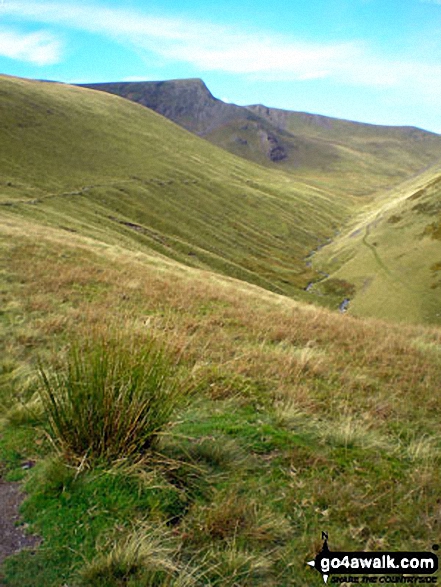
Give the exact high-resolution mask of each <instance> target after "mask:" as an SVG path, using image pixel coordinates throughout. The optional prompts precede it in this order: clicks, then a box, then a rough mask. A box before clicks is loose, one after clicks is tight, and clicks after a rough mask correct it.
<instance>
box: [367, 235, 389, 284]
mask: <svg viewBox="0 0 441 587" xmlns="http://www.w3.org/2000/svg"><path fill="white" fill-rule="evenodd" d="M369 234H370V224H368V225H367V226H366V232H365V235H364V237H363V239H362V240H363V244H364V245H365V246H366V247H368V248H369V249H370V250H371V251H372V254H373V255H374V257H375V260H376V261H377V264H378V265H379V267H381V268H382V269H383V271H385V272H386V273H387V274H388V275H390V276H391V277H392V273H391V271H390V270H389V269H388V268H387V267H386V265H385V264H384V263H383V261H382V260H381V258H380V255H379V254H378V251H377V249H376V248H375V247H374V245H371V243H368V241H367V238H368V236H369Z"/></svg>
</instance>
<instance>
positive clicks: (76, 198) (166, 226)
mask: <svg viewBox="0 0 441 587" xmlns="http://www.w3.org/2000/svg"><path fill="white" fill-rule="evenodd" d="M0 117H1V120H2V126H1V131H0V133H1V135H0V136H1V140H0V170H1V175H2V182H1V184H0V203H1V204H2V205H1V213H2V214H14V215H17V214H18V215H22V216H24V217H26V218H29V219H32V220H33V221H38V222H42V223H47V224H51V225H54V226H58V227H62V228H64V229H65V230H66V231H71V232H72V231H76V232H80V233H82V234H85V235H88V236H92V237H95V238H97V239H100V240H102V241H105V242H110V243H120V244H123V245H124V246H127V247H131V248H137V249H142V248H144V247H148V248H149V249H153V250H155V251H156V252H157V253H159V254H162V255H165V256H167V257H170V258H172V259H175V260H178V261H180V262H183V263H185V264H188V265H192V266H196V267H201V268H209V269H212V270H215V271H219V272H222V273H224V274H226V275H230V276H234V277H238V278H240V279H244V280H246V281H249V282H252V283H255V284H258V285H261V286H264V287H266V288H268V289H272V290H274V291H277V292H280V293H285V294H289V295H292V294H295V293H296V292H297V293H298V292H299V291H300V295H302V289H303V288H304V287H305V285H306V283H307V282H308V280H310V279H311V278H312V277H313V276H314V272H313V270H311V269H310V268H308V267H306V265H305V262H304V259H305V257H306V255H307V254H308V252H309V251H310V250H312V249H313V248H315V247H316V246H317V244H318V243H320V242H322V241H323V240H324V239H326V238H327V237H329V236H331V235H332V234H333V232H334V230H335V228H336V226H338V225H340V224H341V223H342V222H343V221H344V219H345V218H346V217H347V215H348V211H349V209H350V207H351V201H350V199H343V198H341V197H338V196H336V195H333V194H331V193H330V191H329V190H324V189H318V188H316V187H314V186H311V185H307V184H305V183H304V182H295V181H292V178H290V177H289V176H286V175H284V174H281V173H279V174H274V172H271V171H269V170H265V169H263V168H260V167H257V166H255V165H253V164H251V163H249V162H247V161H244V160H242V159H239V158H236V157H234V156H232V155H230V154H229V153H226V152H224V151H222V150H220V149H218V148H216V147H214V146H211V145H209V144H208V143H207V142H206V141H203V140H201V139H199V138H196V137H194V136H193V135H192V134H190V133H188V132H187V131H184V130H183V129H181V128H179V127H178V126H176V125H175V124H172V123H171V122H169V121H167V120H166V119H164V118H163V117H161V116H158V115H157V114H155V113H153V112H151V111H150V110H148V109H146V108H143V107H142V106H139V105H137V104H134V103H131V102H129V101H127V100H123V99H121V98H118V97H115V96H111V95H109V94H105V93H101V92H94V91H90V90H87V89H83V88H77V87H71V86H65V85H61V84H53V83H41V82H31V81H26V80H21V79H14V78H8V77H2V78H1V80H0ZM67 234H68V233H66V236H67Z"/></svg>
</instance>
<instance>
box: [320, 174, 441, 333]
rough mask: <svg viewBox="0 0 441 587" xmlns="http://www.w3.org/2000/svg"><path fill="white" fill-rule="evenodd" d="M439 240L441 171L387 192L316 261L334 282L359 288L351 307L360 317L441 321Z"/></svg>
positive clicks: (404, 320) (440, 254)
mask: <svg viewBox="0 0 441 587" xmlns="http://www.w3.org/2000/svg"><path fill="white" fill-rule="evenodd" d="M440 241H441V173H440V170H438V173H435V172H431V173H427V174H425V175H423V176H421V177H420V178H419V179H415V180H414V181H413V182H408V183H407V184H405V185H403V187H402V188H401V189H397V190H396V191H395V192H393V193H390V194H386V195H385V196H384V203H383V204H382V205H380V206H378V205H377V207H376V208H375V209H371V210H368V211H366V212H365V213H364V214H363V215H362V216H361V218H359V219H358V220H357V222H355V223H353V225H352V227H351V229H350V230H349V231H348V232H346V233H344V234H343V235H341V236H340V237H339V238H337V239H336V240H335V241H334V242H333V243H332V244H331V245H330V246H327V247H325V248H324V249H323V250H322V251H320V252H319V253H318V254H317V257H316V259H315V264H316V265H317V266H321V267H322V268H326V269H325V270H326V271H327V272H330V273H331V283H332V281H333V280H335V279H341V280H344V281H347V282H349V283H350V284H352V285H353V286H355V295H354V297H353V299H352V300H351V302H350V306H349V311H350V312H351V313H353V314H355V315H359V316H377V317H382V318H387V319H393V320H397V321H403V322H419V323H432V324H441V242H440ZM326 283H327V282H326V281H324V282H322V283H320V284H317V285H316V286H315V288H316V291H320V290H321V289H322V290H323V288H325V289H326ZM328 283H329V282H328Z"/></svg>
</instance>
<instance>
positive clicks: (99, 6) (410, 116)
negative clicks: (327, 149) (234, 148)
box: [0, 0, 441, 133]
mask: <svg viewBox="0 0 441 587" xmlns="http://www.w3.org/2000/svg"><path fill="white" fill-rule="evenodd" d="M0 73H4V74H8V75H15V76H20V77H27V78H33V79H50V80H56V81H62V82H66V83H92V82H110V81H141V80H154V81H158V80H166V79H179V78H195V77H197V78H202V79H203V80H204V81H205V83H206V84H207V86H208V88H209V89H210V91H211V92H212V94H213V95H214V96H215V97H217V98H220V99H222V100H224V101H228V102H233V103H236V104H241V105H247V104H257V103H260V104H265V105H267V106H272V107H276V108H285V109H288V110H295V111H303V112H311V113H317V114H324V115H327V116H335V117H338V118H345V119H349V120H357V121H361V122H370V123H374V124H388V125H406V126H417V127H420V128H424V129H427V130H431V131H433V132H438V133H441V107H440V106H441V0H290V1H289V2H278V3H276V2H271V1H270V0H252V1H251V0H242V1H241V2H238V1H237V0H234V1H233V0H152V1H150V0H146V1H141V0H118V1H116V0H76V1H72V0H0Z"/></svg>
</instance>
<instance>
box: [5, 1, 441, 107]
mask: <svg viewBox="0 0 441 587" xmlns="http://www.w3.org/2000/svg"><path fill="white" fill-rule="evenodd" d="M436 1H437V2H438V1H439V2H440V3H441V0H436ZM1 11H2V13H4V14H6V15H10V16H13V17H15V18H18V19H23V20H26V21H32V22H34V23H35V22H39V23H44V24H45V25H58V26H63V27H66V28H71V29H77V30H82V31H88V32H91V33H96V34H100V35H103V36H106V37H111V38H113V39H116V40H118V41H119V42H121V43H123V44H124V45H125V46H130V45H131V46H132V47H134V48H136V49H137V50H144V51H149V52H153V53H154V54H155V55H156V56H157V57H158V58H162V59H166V60H174V61H183V62H187V63H190V64H192V65H193V66H195V67H197V68H198V69H200V70H202V71H222V72H227V73H235V74H242V75H251V76H253V78H258V79H260V80H268V81H272V80H274V81H276V80H284V81H286V80H300V81H305V80H313V79H321V78H332V79H334V80H335V81H337V82H339V83H346V84H352V85H366V86H377V87H386V88H396V89H403V90H404V89H405V90H406V91H409V89H412V88H413V89H414V91H417V92H419V94H420V95H425V94H427V96H429V95H430V96H433V91H434V89H435V88H436V89H440V90H441V66H439V65H437V64H432V65H430V64H427V63H424V62H421V63H420V62H418V61H415V62H409V61H400V60H397V59H395V60H394V59H387V58H386V57H385V56H383V55H381V54H377V53H375V52H373V51H372V50H370V48H369V47H368V46H367V45H366V44H365V43H363V42H360V41H357V40H355V41H353V42H341V43H319V42H316V43H313V42H304V41H301V40H298V39H293V38H291V37H287V36H282V35H278V34H275V33H268V32H262V31H260V32H256V33H254V34H251V33H250V32H248V31H241V30H233V29H231V28H227V27H223V26H219V25H215V24H212V23H207V22H198V21H192V20H185V19H177V18H163V17H155V16H152V15H148V14H146V13H144V12H136V11H135V10H130V9H123V8H119V9H116V8H113V9H112V8H106V7H103V6H100V5H98V4H91V3H88V2H87V0H83V1H82V2H81V0H77V2H76V3H75V4H73V3H72V4H70V5H69V4H68V2H53V1H52V2H51V1H46V0H34V1H32V2H30V1H29V0H22V1H20V0H17V1H12V0H9V1H8V2H5V3H4V5H3V6H2V8H1ZM38 46H40V48H41V59H44V51H45V48H46V51H47V55H48V57H47V58H49V57H50V49H51V47H52V52H53V55H54V56H55V54H56V50H55V49H56V47H55V46H54V45H53V43H52V44H51V43H49V42H47V43H46V45H45V44H44V42H40V45H38Z"/></svg>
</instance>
